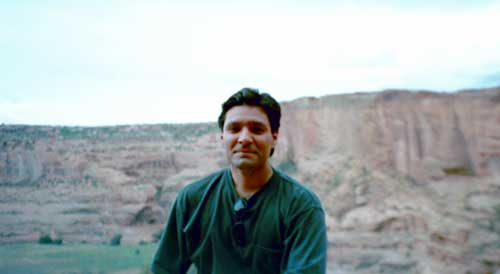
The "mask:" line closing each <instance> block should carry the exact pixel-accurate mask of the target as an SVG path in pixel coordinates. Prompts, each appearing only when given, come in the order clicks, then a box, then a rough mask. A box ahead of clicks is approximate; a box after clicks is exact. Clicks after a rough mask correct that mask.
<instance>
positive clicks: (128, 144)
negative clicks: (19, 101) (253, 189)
mask: <svg viewBox="0 0 500 274" xmlns="http://www.w3.org/2000/svg"><path fill="white" fill-rule="evenodd" d="M282 106H283V119H282V129H281V132H280V139H279V144H278V148H277V150H276V155H275V156H274V157H273V163H274V165H275V166H277V167H279V168H280V169H283V170H285V171H287V172H289V173H290V174H291V175H292V176H294V177H297V178H299V179H300V180H301V181H303V182H304V183H305V184H307V185H309V186H310V187H311V188H313V189H314V190H315V191H316V192H317V193H318V195H319V196H320V198H321V200H322V202H323V204H324V207H325V211H326V213H327V222H328V226H329V240H330V245H331V246H330V249H329V252H330V256H331V258H330V261H329V268H331V271H332V273H467V271H469V272H471V273H488V271H494V270H495V269H496V268H499V267H500V259H499V258H500V199H499V197H500V88H495V89H485V90H470V91H462V92H457V93H451V94H445V93H432V92H407V91H397V90H388V91H383V92H380V93H358V94H349V95H333V96H326V97H321V98H301V99H297V100H294V101H291V102H284V103H283V104H282ZM214 119H215V118H214ZM218 135H219V132H218V128H217V126H216V124H215V123H209V124H190V125H134V126H120V127H96V128H83V127H48V126H22V125H2V126H0V189H1V191H0V205H1V208H0V218H1V219H0V242H3V243H6V242H19V241H36V240H37V239H38V237H39V236H40V235H41V234H43V233H51V234H53V235H54V236H57V237H62V238H63V239H64V240H65V241H66V242H72V241H73V242H76V241H88V242H107V241H109V239H110V238H111V237H112V236H113V235H114V234H117V233H121V234H123V236H124V237H123V240H124V242H129V243H131V242H138V241H141V240H143V241H151V240H153V239H154V237H155V234H156V233H157V232H158V231H159V230H160V229H161V227H162V226H163V223H164V221H165V218H166V216H167V214H168V210H169V206H170V203H171V202H172V201H173V199H174V198H175V194H176V192H177V191H178V190H179V189H180V188H181V187H182V186H184V185H185V184H187V183H189V182H190V181H192V180H194V179H195V178H198V177H199V176H202V175H204V174H208V173H210V172H212V171H215V170H217V169H219V168H221V167H224V166H225V165H226V163H225V160H224V157H223V152H222V150H221V146H220V144H219V138H218Z"/></svg>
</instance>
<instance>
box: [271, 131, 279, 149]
mask: <svg viewBox="0 0 500 274" xmlns="http://www.w3.org/2000/svg"><path fill="white" fill-rule="evenodd" d="M278 133H279V132H278V131H276V132H273V134H272V135H273V145H274V146H276V143H278Z"/></svg>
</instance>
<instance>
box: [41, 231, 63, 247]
mask: <svg viewBox="0 0 500 274" xmlns="http://www.w3.org/2000/svg"><path fill="white" fill-rule="evenodd" d="M38 243H39V244H53V245H62V243H63V240H62V239H61V238H57V239H52V237H50V235H48V234H43V235H42V236H40V238H38Z"/></svg>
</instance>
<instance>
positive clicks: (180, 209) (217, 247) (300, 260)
mask: <svg viewBox="0 0 500 274" xmlns="http://www.w3.org/2000/svg"><path fill="white" fill-rule="evenodd" d="M280 118H281V108H280V105H279V104H278V103H277V102H276V100H274V98H272V97H271V96H270V95H269V94H266V93H262V94H261V93H259V91H258V90H256V89H251V88H244V89H242V90H240V91H238V92H237V93H235V94H234V95H233V96H231V97H230V98H229V99H228V100H227V101H226V102H225V103H224V104H223V105H222V113H221V114H220V116H219V127H220V129H221V136H220V138H221V140H222V143H223V146H224V149H225V153H226V156H227V160H228V162H229V168H227V169H223V170H221V171H219V172H216V173H214V174H212V175H209V176H207V177H205V178H202V179H201V180H198V181H196V182H194V183H192V184H190V185H188V186H186V187H185V188H184V189H182V190H181V191H180V192H179V194H178V195H177V198H176V200H175V202H174V204H173V205H172V208H171V212H170V215H169V218H168V221H167V224H166V228H165V230H164V232H163V235H162V238H161V240H160V243H159V245H158V249H157V251H156V254H155V257H154V260H153V264H152V267H151V270H152V272H153V273H156V274H163V273H169V274H178V273H186V271H187V270H188V268H189V267H190V265H191V264H192V263H194V264H195V266H196V268H197V269H198V273H202V274H240V273H242V274H246V273H254V274H266V273H271V274H277V273H286V274H292V273H303V274H323V273H325V271H326V270H325V269H326V228H325V219H324V212H323V209H322V207H321V203H320V201H319V199H318V198H317V196H316V195H314V194H313V193H312V192H311V191H310V190H308V189H307V188H305V187H304V186H302V185H301V184H299V183H298V182H297V181H295V180H294V179H292V178H290V177H288V176H286V175H285V174H283V173H282V172H281V171H279V170H276V169H274V168H273V167H272V166H271V165H270V163H269V158H270V157H271V155H272V154H273V152H274V148H275V146H276V142H277V139H278V132H279V126H280Z"/></svg>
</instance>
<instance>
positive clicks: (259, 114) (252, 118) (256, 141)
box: [221, 105, 277, 170]
mask: <svg viewBox="0 0 500 274" xmlns="http://www.w3.org/2000/svg"><path fill="white" fill-rule="evenodd" d="M221 139H222V141H223V143H224V149H225V150H226V156H227V159H228V161H229V163H230V165H231V166H232V167H234V168H238V169H240V170H252V169H260V168H263V167H266V165H267V164H268V159H269V154H270V151H271V149H272V148H273V147H274V145H275V142H276V139H277V133H272V132H271V126H270V123H269V119H268V118H267V115H266V113H265V112H264V111H263V110H262V109H261V108H260V107H254V106H246V105H243V106H236V107H233V108H231V109H230V110H229V111H228V112H227V113H226V120H225V123H224V127H223V132H222V135H221Z"/></svg>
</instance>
